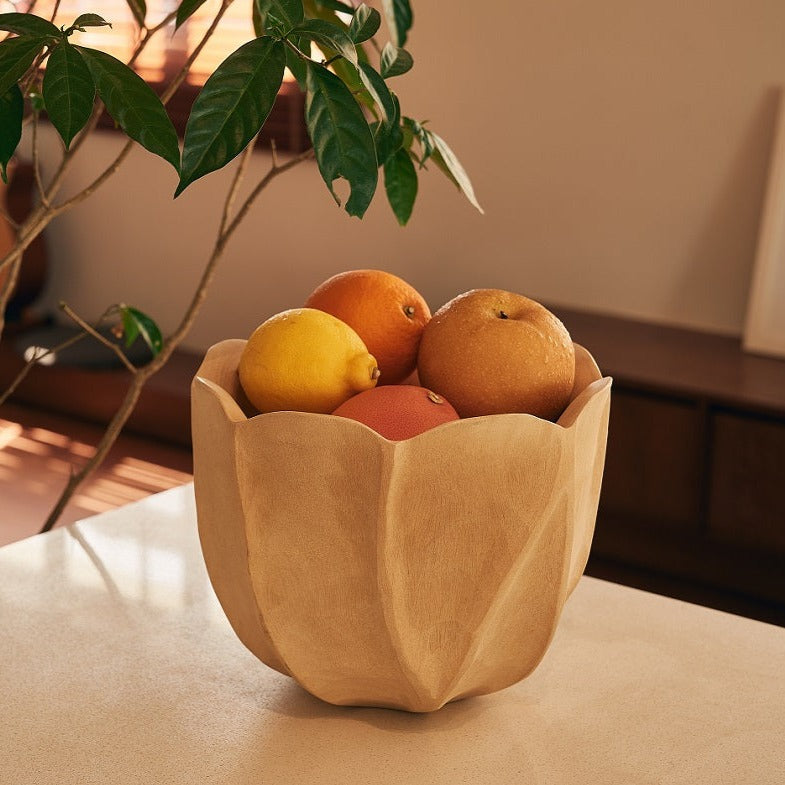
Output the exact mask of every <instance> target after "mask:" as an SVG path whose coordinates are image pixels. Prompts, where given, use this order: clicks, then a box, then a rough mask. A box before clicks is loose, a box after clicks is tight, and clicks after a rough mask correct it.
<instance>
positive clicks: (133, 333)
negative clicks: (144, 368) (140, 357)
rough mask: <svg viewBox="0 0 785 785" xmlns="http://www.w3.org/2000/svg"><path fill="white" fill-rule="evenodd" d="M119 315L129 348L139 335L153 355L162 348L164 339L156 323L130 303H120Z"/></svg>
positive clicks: (126, 344)
mask: <svg viewBox="0 0 785 785" xmlns="http://www.w3.org/2000/svg"><path fill="white" fill-rule="evenodd" d="M119 310H120V316H121V317H122V320H123V335H124V336H125V346H126V348H129V347H130V346H131V345H132V344H133V342H134V341H135V340H136V339H137V338H138V337H139V336H140V335H141V336H142V340H143V341H144V342H145V343H146V344H147V345H148V347H149V348H150V351H151V352H152V353H153V357H155V356H156V355H157V354H158V353H159V352H160V351H161V349H162V348H163V345H164V341H163V338H162V337H161V330H160V329H159V328H158V325H157V324H156V323H155V322H154V321H153V320H152V319H151V318H150V317H149V316H148V315H147V314H146V313H142V312H141V311H140V310H138V309H137V308H132V307H131V306H130V305H120V306H119Z"/></svg>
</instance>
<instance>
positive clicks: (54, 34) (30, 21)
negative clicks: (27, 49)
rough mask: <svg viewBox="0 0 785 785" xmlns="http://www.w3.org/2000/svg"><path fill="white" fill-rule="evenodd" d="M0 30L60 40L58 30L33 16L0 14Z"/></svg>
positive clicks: (49, 23)
mask: <svg viewBox="0 0 785 785" xmlns="http://www.w3.org/2000/svg"><path fill="white" fill-rule="evenodd" d="M0 30H7V31H8V32H9V33H16V34H17V35H23V36H28V37H29V36H32V37H34V38H61V37H62V33H61V32H60V29H59V28H58V27H57V26H56V25H53V24H52V23H51V22H50V21H49V20H48V19H42V18H41V17H40V16H35V15H34V14H18V13H10V14H0Z"/></svg>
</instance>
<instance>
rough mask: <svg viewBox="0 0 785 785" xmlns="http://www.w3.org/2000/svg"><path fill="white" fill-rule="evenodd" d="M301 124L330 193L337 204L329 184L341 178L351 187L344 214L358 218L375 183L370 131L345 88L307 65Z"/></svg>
mask: <svg viewBox="0 0 785 785" xmlns="http://www.w3.org/2000/svg"><path fill="white" fill-rule="evenodd" d="M305 122H306V125H307V126H308V133H309V135H310V137H311V142H312V143H313V149H314V154H315V156H316V163H317V164H318V166H319V171H320V172H321V175H322V178H323V179H324V181H325V183H327V187H328V188H329V189H330V193H332V195H333V198H334V199H335V201H336V202H338V204H340V201H339V199H338V197H337V195H336V193H335V191H334V189H333V182H334V181H335V180H336V179H338V178H339V177H343V178H345V179H346V180H347V181H348V182H349V185H350V187H351V192H350V195H349V199H348V201H347V202H346V212H347V213H349V215H356V216H358V217H360V218H362V216H363V215H364V214H365V211H366V210H367V209H368V205H370V203H371V200H372V199H373V195H374V192H375V191H376V184H377V182H378V179H379V171H378V166H377V163H376V151H375V149H374V144H373V137H372V136H371V129H370V128H369V127H368V123H367V122H366V121H365V117H363V113H362V110H361V109H360V107H359V105H358V104H357V102H356V101H355V100H354V97H353V96H352V94H351V92H350V91H349V89H348V88H347V87H346V85H345V84H344V83H343V82H342V81H341V80H340V79H339V78H338V77H337V76H336V75H335V74H333V73H331V72H330V71H328V70H327V69H326V68H323V67H321V66H318V65H311V64H309V65H308V90H307V92H306V99H305Z"/></svg>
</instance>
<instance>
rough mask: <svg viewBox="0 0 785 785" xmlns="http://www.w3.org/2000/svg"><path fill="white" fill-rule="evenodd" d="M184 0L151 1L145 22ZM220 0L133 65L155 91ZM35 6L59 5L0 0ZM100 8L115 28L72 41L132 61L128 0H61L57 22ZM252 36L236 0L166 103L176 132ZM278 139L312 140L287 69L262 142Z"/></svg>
mask: <svg viewBox="0 0 785 785" xmlns="http://www.w3.org/2000/svg"><path fill="white" fill-rule="evenodd" d="M179 4H180V0H147V14H146V17H145V21H146V23H147V25H148V27H154V26H155V25H156V24H158V23H159V22H161V21H162V20H163V19H165V18H166V16H167V14H169V13H171V12H172V11H174V10H176V9H177V7H178V5H179ZM220 5H221V4H220V0H206V2H205V3H204V4H203V5H202V6H200V7H199V9H198V10H197V11H196V12H195V13H194V14H193V15H192V16H191V17H190V18H189V19H188V20H187V21H186V22H185V23H184V24H183V25H182V26H181V27H180V29H179V30H177V32H176V33H175V32H174V23H173V22H172V23H171V25H170V27H169V28H168V29H166V30H161V31H160V32H158V33H157V34H156V35H155V36H153V37H152V38H151V40H150V42H149V43H148V44H147V45H146V47H145V49H144V51H143V53H142V55H141V56H140V57H139V58H138V59H137V61H136V63H135V64H134V67H135V69H136V70H137V71H138V72H139V74H140V75H141V76H143V77H144V78H145V79H146V80H147V81H148V83H149V84H150V85H151V86H152V87H153V89H155V90H156V91H157V92H159V93H160V92H162V91H163V89H164V87H165V84H166V82H168V80H169V79H170V78H171V77H172V76H174V75H175V74H176V73H177V72H178V71H179V70H180V68H181V66H182V65H183V63H184V62H185V60H186V58H187V57H188V54H189V52H191V51H192V50H193V48H194V47H195V46H196V45H197V44H198V43H199V41H201V39H202V37H203V35H204V33H205V32H206V30H207V28H208V27H209V26H210V24H211V22H212V21H213V19H214V18H215V14H216V12H217V11H218V9H219V8H220ZM30 6H33V9H32V10H33V13H35V14H37V15H39V16H45V17H46V18H50V17H51V14H52V9H53V8H54V6H55V3H54V2H53V0H38V2H33V3H31V2H11V0H0V13H5V12H7V11H25V10H27V9H28V8H29V7H30ZM84 13H98V14H100V15H101V16H102V17H103V18H104V19H105V20H106V21H107V22H111V24H112V27H111V28H108V27H94V28H87V29H86V32H84V33H79V32H77V33H75V34H74V38H73V41H74V42H75V43H80V44H83V45H84V46H91V47H95V48H96V49H101V50H103V51H105V52H109V53H110V54H112V55H114V56H115V57H117V58H118V59H119V60H122V61H123V62H128V60H129V59H130V57H131V54H132V53H133V51H134V47H135V46H136V43H137V39H138V26H137V24H136V23H135V22H134V18H133V15H132V13H131V9H130V6H129V4H128V2H126V0H62V2H61V3H60V6H59V8H58V12H57V16H56V18H55V20H54V21H55V24H57V25H58V26H59V25H70V24H71V23H72V22H73V21H74V19H76V17H77V16H79V15H80V14H84ZM253 37H254V31H253V24H252V22H251V2H250V0H246V2H235V3H232V5H231V6H230V7H229V9H228V10H227V12H226V13H225V14H224V16H223V18H222V19H221V21H220V23H219V25H218V27H217V29H216V30H215V32H214V33H213V35H212V36H211V38H210V40H209V42H208V44H207V45H206V46H205V48H204V49H203V50H202V52H201V53H200V54H199V57H198V58H197V59H196V61H195V62H194V64H193V66H192V67H191V71H190V73H189V76H188V79H187V81H186V82H185V83H184V84H183V85H182V87H181V88H180V89H179V90H178V92H177V93H176V94H175V95H174V96H173V97H172V99H171V100H170V102H169V103H168V104H167V111H168V112H169V115H170V116H171V118H172V121H173V122H174V125H175V128H177V131H178V133H180V134H181V135H182V133H183V131H184V129H185V122H186V120H187V119H188V114H189V112H190V109H191V105H192V104H193V102H194V99H195V98H196V95H197V93H198V92H199V88H200V87H201V85H203V84H204V82H205V80H206V79H207V77H208V76H209V75H210V74H211V73H212V72H213V71H214V70H215V68H216V67H217V66H218V64H219V63H220V62H221V61H222V60H223V59H224V58H225V57H226V56H227V55H229V54H230V53H231V52H233V51H234V50H235V49H236V48H237V47H238V46H240V45H241V44H243V43H245V42H246V41H250V40H251V39H252V38H253ZM102 125H103V126H104V127H107V128H111V127H113V126H114V124H113V122H112V120H111V118H109V117H108V116H105V117H104V120H103V122H102ZM270 138H274V139H275V141H276V144H277V146H278V147H279V148H280V149H284V150H292V151H297V152H299V151H301V150H305V149H306V148H307V147H308V145H309V142H308V136H307V133H306V130H305V122H304V120H303V97H302V94H301V93H300V90H299V88H298V86H297V83H296V82H295V81H294V78H293V77H291V76H290V75H289V73H288V72H287V74H286V77H285V78H284V83H283V86H282V87H281V90H280V92H279V94H278V100H277V101H276V104H275V107H274V108H273V110H272V112H271V113H270V116H269V118H268V119H267V122H266V123H265V127H264V129H263V130H262V134H261V137H260V141H262V142H263V143H267V144H269V140H270Z"/></svg>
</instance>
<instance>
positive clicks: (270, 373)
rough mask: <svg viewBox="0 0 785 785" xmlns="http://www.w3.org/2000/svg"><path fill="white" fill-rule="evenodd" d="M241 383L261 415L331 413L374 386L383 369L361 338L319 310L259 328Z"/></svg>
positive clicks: (299, 311) (300, 311)
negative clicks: (346, 401) (286, 411)
mask: <svg viewBox="0 0 785 785" xmlns="http://www.w3.org/2000/svg"><path fill="white" fill-rule="evenodd" d="M239 372H240V384H241V385H242V388H243V390H244V392H245V394H246V395H247V396H248V400H249V401H250V402H251V403H252V404H253V405H254V406H255V407H256V408H257V409H258V410H259V411H260V412H274V411H281V410H290V411H291V410H293V411H299V412H322V413H325V414H327V413H329V412H332V411H333V410H334V409H335V408H336V407H338V406H340V405H341V404H342V403H343V402H344V401H345V400H347V399H348V398H350V397H351V396H352V395H355V394H356V393H358V392H362V391H363V390H368V389H370V388H371V387H374V386H375V385H376V380H377V379H378V378H379V368H378V366H377V364H376V360H375V359H374V358H373V356H372V355H371V354H369V353H368V349H367V348H366V347H365V344H364V343H363V342H362V339H361V338H360V336H359V335H357V333H356V332H355V331H354V330H353V329H352V328H351V327H349V325H348V324H346V323H345V322H342V321H341V320H340V319H337V318H336V317H334V316H331V315H330V314H328V313H325V312H324V311H318V310H316V309H315V308H293V309H291V310H289V311H283V312H281V313H278V314H276V315H275V316H271V317H270V318H269V319H268V320H267V321H266V322H263V323H262V324H261V325H259V327H257V328H256V329H255V330H254V332H253V333H252V334H251V337H250V338H249V339H248V343H246V345H245V349H244V350H243V353H242V356H241V357H240V367H239Z"/></svg>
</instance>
